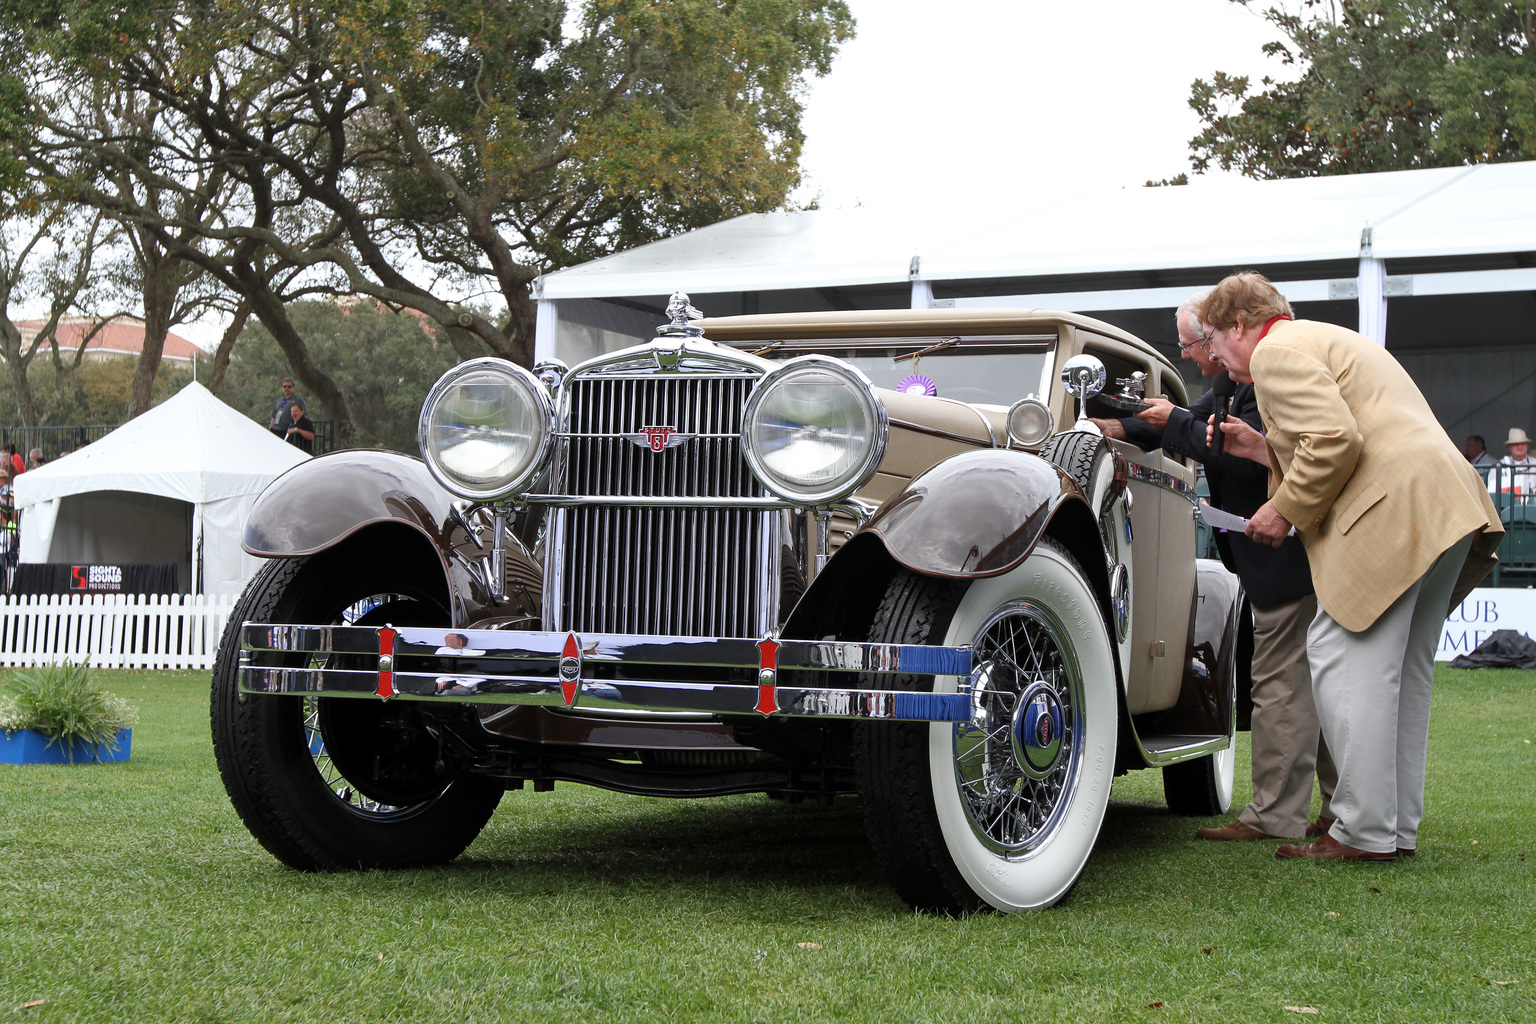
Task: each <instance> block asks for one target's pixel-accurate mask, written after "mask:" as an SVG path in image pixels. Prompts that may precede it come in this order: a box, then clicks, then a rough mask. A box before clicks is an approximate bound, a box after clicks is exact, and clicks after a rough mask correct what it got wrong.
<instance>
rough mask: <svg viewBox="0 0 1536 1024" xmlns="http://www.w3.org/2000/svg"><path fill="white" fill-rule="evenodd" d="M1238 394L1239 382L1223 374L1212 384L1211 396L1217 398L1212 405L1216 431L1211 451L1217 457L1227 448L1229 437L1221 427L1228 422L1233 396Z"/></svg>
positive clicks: (1212, 436) (1213, 435) (1213, 434)
mask: <svg viewBox="0 0 1536 1024" xmlns="http://www.w3.org/2000/svg"><path fill="white" fill-rule="evenodd" d="M1236 393H1237V381H1235V380H1233V379H1232V378H1231V377H1229V376H1227V375H1226V374H1225V373H1223V374H1222V375H1221V376H1219V377H1217V378H1216V379H1215V380H1214V381H1212V382H1211V394H1213V395H1215V396H1216V400H1215V402H1214V403H1213V404H1212V405H1211V412H1212V414H1213V415H1215V417H1216V419H1215V422H1214V424H1213V426H1214V427H1215V429H1214V430H1213V431H1212V432H1211V451H1212V452H1214V453H1215V454H1217V455H1220V454H1221V453H1222V450H1223V449H1224V448H1225V447H1226V440H1227V435H1226V434H1224V433H1222V431H1221V425H1222V424H1223V423H1225V422H1226V421H1227V415H1228V414H1229V413H1230V412H1231V411H1232V396H1233V395H1234V394H1236Z"/></svg>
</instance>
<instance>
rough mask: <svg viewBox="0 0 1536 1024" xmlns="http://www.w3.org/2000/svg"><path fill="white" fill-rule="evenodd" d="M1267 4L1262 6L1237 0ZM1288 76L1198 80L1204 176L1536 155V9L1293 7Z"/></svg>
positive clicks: (1504, 3)
mask: <svg viewBox="0 0 1536 1024" xmlns="http://www.w3.org/2000/svg"><path fill="white" fill-rule="evenodd" d="M1232 2H1233V3H1240V4H1243V5H1244V6H1245V7H1258V6H1259V5H1258V4H1257V3H1254V2H1253V0H1232ZM1262 13H1263V17H1264V18H1265V19H1266V20H1267V21H1269V22H1270V23H1271V24H1272V25H1273V26H1274V27H1275V28H1277V29H1278V30H1279V31H1280V32H1281V34H1282V35H1283V36H1284V38H1283V40H1280V41H1277V42H1273V43H1270V44H1268V45H1267V46H1266V47H1265V52H1266V53H1267V54H1269V55H1270V56H1272V57H1274V58H1276V59H1277V60H1278V61H1279V62H1280V64H1281V65H1282V67H1283V68H1284V69H1285V72H1284V74H1283V75H1282V77H1281V78H1280V79H1278V80H1277V79H1272V78H1268V77H1266V78H1264V79H1262V80H1261V81H1260V82H1259V83H1258V86H1257V87H1256V88H1255V87H1254V84H1253V83H1252V82H1251V81H1250V80H1249V79H1248V78H1246V77H1241V76H1233V75H1228V74H1225V73H1223V72H1216V73H1215V74H1214V75H1213V76H1212V78H1211V79H1210V80H1209V81H1206V80H1204V79H1201V80H1198V81H1196V82H1195V83H1194V85H1193V87H1192V89H1191V94H1190V101H1189V102H1190V106H1192V107H1193V108H1194V109H1195V111H1196V112H1197V113H1198V114H1199V115H1200V119H1201V121H1202V122H1203V123H1204V125H1205V127H1204V130H1202V131H1201V133H1200V134H1199V135H1197V136H1196V137H1195V138H1194V139H1192V140H1191V141H1190V150H1191V163H1192V165H1193V167H1194V169H1195V170H1196V171H1204V170H1207V169H1208V168H1210V167H1212V166H1216V167H1220V168H1222V169H1223V170H1236V171H1239V172H1240V173H1242V174H1245V175H1248V176H1250V177H1255V178H1293V177H1306V176H1312V175H1321V174H1355V173H1362V172H1368V171H1388V170H1404V169H1410V168H1416V167H1445V166H1454V165H1459V164H1469V163H1485V162H1497V161H1506V160H1529V159H1532V158H1536V49H1533V45H1532V44H1533V43H1536V0H1292V2H1289V3H1269V4H1268V5H1267V6H1264V7H1263V8H1262Z"/></svg>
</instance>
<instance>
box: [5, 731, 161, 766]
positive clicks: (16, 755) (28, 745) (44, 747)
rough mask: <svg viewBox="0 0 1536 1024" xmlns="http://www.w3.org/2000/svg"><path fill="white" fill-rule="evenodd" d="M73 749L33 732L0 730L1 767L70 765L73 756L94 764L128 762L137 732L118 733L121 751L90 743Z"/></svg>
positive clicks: (77, 745) (118, 748) (76, 759)
mask: <svg viewBox="0 0 1536 1024" xmlns="http://www.w3.org/2000/svg"><path fill="white" fill-rule="evenodd" d="M72 746H73V749H70V747H66V746H65V744H63V743H62V742H57V741H56V742H53V743H49V742H48V737H46V736H44V735H43V734H42V733H40V732H32V731H31V730H30V729H21V730H17V731H16V732H5V731H4V730H0V764H68V763H69V758H70V755H71V754H73V755H74V759H75V762H76V763H77V764H79V763H85V764H90V763H91V762H92V761H126V760H128V754H129V752H130V750H131V749H132V746H133V730H132V729H119V730H118V731H117V749H116V750H108V749H107V748H106V747H96V746H93V745H91V744H89V743H76V744H73V745H72Z"/></svg>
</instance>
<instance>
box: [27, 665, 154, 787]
mask: <svg viewBox="0 0 1536 1024" xmlns="http://www.w3.org/2000/svg"><path fill="white" fill-rule="evenodd" d="M138 720H139V716H138V712H137V711H136V710H135V709H134V707H133V705H132V704H129V703H128V701H126V700H124V699H123V698H122V697H118V696H114V695H113V694H111V693H108V692H107V691H106V690H104V689H102V688H101V685H100V683H98V681H97V679H96V674H95V671H94V670H93V669H92V668H91V667H90V666H89V665H87V664H85V663H84V662H81V663H79V664H76V663H74V662H69V661H65V662H60V663H59V664H56V665H44V666H42V667H40V668H36V669H32V670H30V671H26V672H12V673H11V674H10V675H9V677H8V678H6V679H4V680H3V682H0V729H3V730H5V731H6V732H7V733H11V732H15V731H17V730H22V729H30V730H31V731H33V732H36V733H39V734H40V735H42V736H44V737H45V738H47V740H48V744H49V746H52V745H53V744H55V743H57V744H59V745H60V746H61V747H62V748H63V750H64V751H65V755H66V756H67V757H68V758H69V761H70V763H71V764H73V763H74V760H75V751H76V750H90V751H91V756H92V758H93V759H94V758H96V757H97V752H98V751H99V750H102V749H105V750H116V749H117V737H118V733H119V732H120V731H121V730H123V729H131V728H133V727H134V725H136V724H137V723H138Z"/></svg>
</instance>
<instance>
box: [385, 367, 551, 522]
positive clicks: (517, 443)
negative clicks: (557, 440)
mask: <svg viewBox="0 0 1536 1024" xmlns="http://www.w3.org/2000/svg"><path fill="white" fill-rule="evenodd" d="M553 420H554V406H553V405H552V403H551V402H550V399H549V393H548V392H547V391H545V390H544V388H543V386H542V385H540V384H539V382H538V380H537V379H536V378H535V377H534V376H533V374H531V373H529V372H528V371H527V370H525V369H523V368H522V367H520V366H516V365H514V364H512V363H509V362H507V361H506V360H505V359H493V358H485V359H471V360H470V361H469V362H467V363H461V364H459V365H458V366H456V367H454V368H453V369H452V370H449V371H448V372H447V373H445V374H444V375H443V376H442V378H441V379H440V380H439V381H438V382H437V383H436V384H434V385H433V386H432V390H431V391H430V392H429V393H428V394H427V400H426V401H425V402H424V403H422V406H421V421H420V423H419V425H418V426H417V429H416V440H417V443H418V444H420V445H421V457H422V458H423V459H425V460H426V462H427V468H429V469H430V470H431V471H432V475H433V476H435V477H437V480H438V482H439V483H441V484H442V485H443V486H444V487H446V488H448V490H450V491H452V492H453V493H454V494H457V495H459V496H460V497H462V498H470V499H472V500H475V501H488V500H491V499H494V498H501V497H505V496H506V495H508V494H511V493H512V492H514V491H516V490H518V489H519V488H521V487H524V486H526V485H527V484H528V483H530V482H531V481H532V480H533V478H534V477H535V476H537V475H538V473H539V471H540V470H541V469H542V468H543V466H544V458H545V455H546V454H547V453H548V451H549V439H550V424H551V423H552V422H553Z"/></svg>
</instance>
